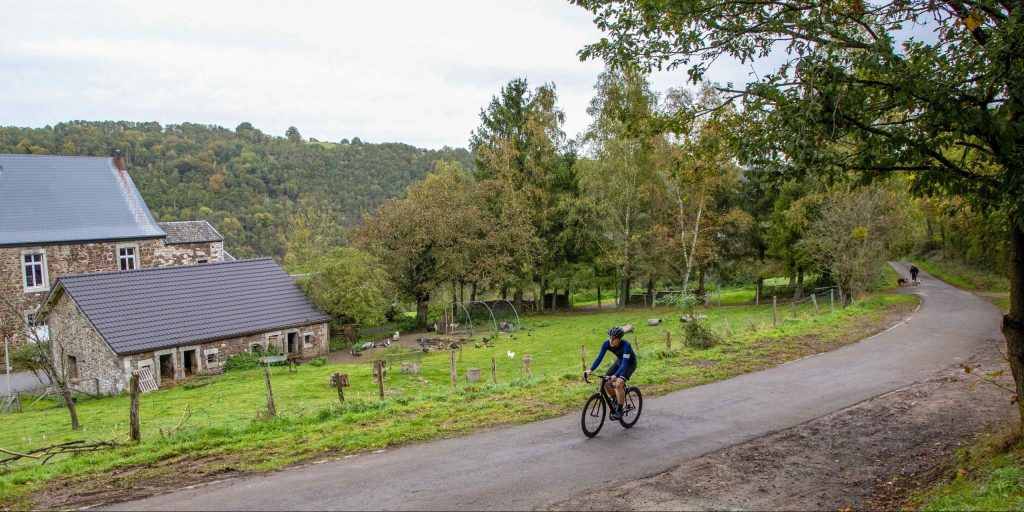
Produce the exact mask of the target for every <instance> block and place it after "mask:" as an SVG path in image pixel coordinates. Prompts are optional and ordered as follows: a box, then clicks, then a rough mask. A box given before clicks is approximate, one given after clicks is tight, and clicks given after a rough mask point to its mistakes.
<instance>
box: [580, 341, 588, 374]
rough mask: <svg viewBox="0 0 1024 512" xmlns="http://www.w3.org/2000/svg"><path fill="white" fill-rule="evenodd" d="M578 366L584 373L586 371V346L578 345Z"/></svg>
mask: <svg viewBox="0 0 1024 512" xmlns="http://www.w3.org/2000/svg"><path fill="white" fill-rule="evenodd" d="M580 368H582V369H583V372H584V373H585V372H586V371H587V346H586V345H580Z"/></svg>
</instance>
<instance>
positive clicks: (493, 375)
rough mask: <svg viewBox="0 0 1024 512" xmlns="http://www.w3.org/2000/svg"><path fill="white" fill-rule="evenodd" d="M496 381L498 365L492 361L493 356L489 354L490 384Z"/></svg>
mask: <svg viewBox="0 0 1024 512" xmlns="http://www.w3.org/2000/svg"><path fill="white" fill-rule="evenodd" d="M497 383H498V365H497V364H496V362H495V361H494V356H491V384H497Z"/></svg>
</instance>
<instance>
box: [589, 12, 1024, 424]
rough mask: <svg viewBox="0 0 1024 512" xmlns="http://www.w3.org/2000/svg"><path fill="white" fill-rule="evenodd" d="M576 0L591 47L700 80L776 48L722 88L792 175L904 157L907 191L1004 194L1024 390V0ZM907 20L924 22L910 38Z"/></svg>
mask: <svg viewBox="0 0 1024 512" xmlns="http://www.w3.org/2000/svg"><path fill="white" fill-rule="evenodd" d="M576 3H578V4H579V5H582V6H584V7H585V8H587V9H588V10H590V11H591V12H592V13H593V14H594V15H595V20H596V23H597V26H598V27H599V28H601V29H602V30H603V31H604V32H606V33H607V34H608V36H607V37H606V38H603V39H602V40H601V41H599V42H597V43H595V44H592V45H589V46H587V47H586V48H585V49H584V50H583V51H582V53H581V55H582V57H584V58H589V57H600V58H603V59H604V60H606V61H608V62H611V63H613V64H616V65H624V66H634V65H638V66H640V67H641V68H646V69H650V68H663V67H665V66H668V67H679V66H686V67H687V68H688V72H689V75H690V77H691V78H692V79H693V80H699V79H701V78H702V77H703V76H704V75H705V73H706V72H707V70H708V68H709V67H710V66H711V65H712V64H713V63H714V62H715V61H716V60H717V59H719V58H720V57H723V56H727V57H732V58H735V59H738V60H740V61H742V62H749V61H752V60H754V59H756V58H758V57H762V56H765V55H769V54H771V53H772V52H773V51H784V52H785V53H786V58H785V59H783V60H782V64H781V65H779V66H778V67H777V68H775V69H774V70H771V71H770V72H768V73H766V74H763V75H762V76H761V77H760V78H759V79H758V80H756V81H754V82H752V83H749V84H746V85H745V86H740V87H725V88H723V89H725V90H726V92H728V93H730V94H732V95H733V97H734V98H735V99H736V100H737V101H742V102H743V104H744V109H745V111H746V112H747V113H748V115H749V118H750V122H748V123H747V124H746V126H747V127H748V133H747V134H746V137H745V140H746V141H747V144H746V145H745V148H744V149H745V154H746V158H747V161H748V162H751V163H755V164H759V165H766V166H773V167H775V168H778V169H780V170H781V171H784V172H783V173H781V174H785V175H788V176H801V175H804V174H807V173H810V172H821V171H823V170H829V169H837V170H853V171H856V172H858V173H860V175H861V176H862V177H864V178H867V179H871V178H875V177H879V176H884V175H887V174H892V173H908V174H909V175H910V177H911V188H912V190H913V191H914V192H917V193H922V194H924V193H928V194H932V195H954V196H960V197H962V198H964V200H966V201H967V202H968V203H969V204H971V205H972V206H974V207H975V208H977V209H979V210H984V209H1001V210H1005V212H1006V215H1007V219H1008V222H1009V225H1010V227H1009V230H1008V231H1009V240H1010V245H1011V247H1012V255H1011V265H1010V266H1011V279H1010V303H1011V306H1010V311H1009V313H1008V314H1007V315H1006V316H1004V317H1003V322H1002V330H1003V334H1004V336H1005V337H1006V342H1007V352H1008V358H1009V360H1010V367H1011V370H1012V372H1013V376H1014V380H1015V381H1016V388H1017V389H1016V391H1017V396H1018V398H1024V201H1021V200H1020V198H1021V197H1024V4H1022V3H1020V2H1001V1H994V0H978V1H937V2H936V1H925V0H911V1H882V2H871V3H868V2H863V1H861V0H854V1H848V2H819V1H811V0H785V1H781V0H780V1H772V0H769V1H763V2H748V1H743V0H725V1H721V0H691V1H664V2H648V1H640V0H627V1H624V2H619V1H611V0H576ZM908 26H920V27H926V29H931V33H930V34H927V35H926V36H925V37H919V38H916V39H915V38H910V39H908V38H907V37H906V33H905V32H903V30H904V29H905V27H908ZM1021 402H1022V405H1021V409H1020V412H1021V415H1022V417H1024V400H1021ZM1021 424H1022V426H1024V421H1022V422H1021Z"/></svg>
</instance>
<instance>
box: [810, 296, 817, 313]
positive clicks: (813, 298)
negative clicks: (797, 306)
mask: <svg viewBox="0 0 1024 512" xmlns="http://www.w3.org/2000/svg"><path fill="white" fill-rule="evenodd" d="M811 304H814V316H818V298H817V297H815V294H813V293H812V294H811Z"/></svg>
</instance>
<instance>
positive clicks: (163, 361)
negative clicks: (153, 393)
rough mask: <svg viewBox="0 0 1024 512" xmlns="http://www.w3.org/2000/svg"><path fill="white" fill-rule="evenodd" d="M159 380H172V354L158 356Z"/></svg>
mask: <svg viewBox="0 0 1024 512" xmlns="http://www.w3.org/2000/svg"><path fill="white" fill-rule="evenodd" d="M160 380H161V381H163V380H174V354H163V355H161V356H160Z"/></svg>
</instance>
